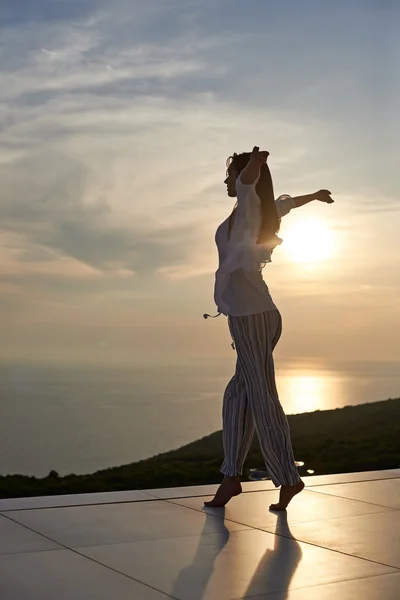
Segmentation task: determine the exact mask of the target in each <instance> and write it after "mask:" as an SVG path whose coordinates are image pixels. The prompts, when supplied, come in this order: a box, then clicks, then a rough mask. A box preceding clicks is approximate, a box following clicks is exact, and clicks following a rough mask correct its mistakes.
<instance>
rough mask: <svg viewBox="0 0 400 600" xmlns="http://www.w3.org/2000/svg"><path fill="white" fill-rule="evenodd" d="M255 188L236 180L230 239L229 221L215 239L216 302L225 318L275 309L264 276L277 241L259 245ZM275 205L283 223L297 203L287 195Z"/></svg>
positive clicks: (259, 205)
mask: <svg viewBox="0 0 400 600" xmlns="http://www.w3.org/2000/svg"><path fill="white" fill-rule="evenodd" d="M256 185H257V181H256V182H254V183H253V184H251V185H245V184H244V183H242V181H241V180H240V175H239V177H238V178H237V180H236V193H237V207H236V210H235V218H234V222H233V225H232V229H231V234H230V237H229V239H228V229H229V218H228V219H226V220H225V221H224V222H223V223H221V225H220V226H219V227H218V229H217V233H216V236H215V241H216V244H217V248H218V254H219V267H218V270H217V271H216V273H215V288H214V300H215V303H216V305H217V307H218V311H219V312H220V313H223V314H225V315H232V316H241V315H248V314H256V313H258V312H263V311H265V310H270V309H273V308H276V306H275V305H274V303H273V301H272V298H271V296H270V294H269V290H268V287H267V285H266V284H265V282H264V280H263V277H262V272H261V271H262V269H263V267H264V266H265V264H266V263H268V262H271V255H272V251H273V248H274V246H275V245H276V241H275V243H274V244H271V242H269V243H266V244H257V238H258V233H259V229H260V223H261V201H260V198H259V196H258V194H257V192H256V189H255V188H256ZM275 205H276V209H277V213H278V218H279V219H281V218H282V217H283V216H285V215H287V214H288V213H289V212H290V211H291V209H292V208H294V207H295V202H294V200H293V198H292V197H291V196H288V195H284V196H280V197H279V198H278V199H277V200H275ZM278 240H279V238H278ZM278 243H281V240H279V241H278ZM204 316H205V317H206V315H204ZM207 316H209V315H207Z"/></svg>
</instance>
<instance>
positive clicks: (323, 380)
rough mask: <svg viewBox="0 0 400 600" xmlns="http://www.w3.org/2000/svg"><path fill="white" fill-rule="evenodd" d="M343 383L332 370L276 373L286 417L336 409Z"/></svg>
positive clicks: (291, 370) (301, 369)
mask: <svg viewBox="0 0 400 600" xmlns="http://www.w3.org/2000/svg"><path fill="white" fill-rule="evenodd" d="M343 384H344V379H343V378H342V377H340V376H338V374H337V373H334V372H332V371H329V370H326V371H324V370H321V369H318V370H314V369H306V368H304V367H302V368H288V369H285V370H282V371H281V372H280V373H279V372H278V373H277V386H278V392H279V397H280V400H281V403H282V405H283V407H284V409H285V412H286V413H287V414H296V413H301V412H311V411H314V410H326V409H329V408H335V407H336V406H337V400H338V398H340V396H341V395H343V391H344V390H343Z"/></svg>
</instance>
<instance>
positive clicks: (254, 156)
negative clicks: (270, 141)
mask: <svg viewBox="0 0 400 600" xmlns="http://www.w3.org/2000/svg"><path fill="white" fill-rule="evenodd" d="M268 156H269V152H267V150H261V152H260V148H259V147H258V146H254V148H253V151H252V153H251V158H250V162H252V163H253V164H254V165H259V166H260V167H261V165H265V163H266V162H267V158H268Z"/></svg>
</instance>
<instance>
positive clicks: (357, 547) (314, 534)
mask: <svg viewBox="0 0 400 600" xmlns="http://www.w3.org/2000/svg"><path fill="white" fill-rule="evenodd" d="M278 531H281V530H280V529H279V528H278ZM290 531H291V535H292V536H294V537H295V538H296V539H297V540H301V541H304V542H310V543H312V544H318V545H319V546H323V547H324V548H330V549H332V550H337V551H339V552H344V553H346V554H351V555H353V556H359V557H362V558H366V559H368V560H374V561H377V562H380V563H383V564H386V565H390V566H392V567H397V568H400V535H399V533H400V511H397V510H396V511H390V512H385V513H376V514H370V515H362V516H357V517H349V518H342V519H330V520H325V521H319V522H313V523H295V524H294V525H291V526H290ZM282 533H283V534H284V535H286V532H285V531H282Z"/></svg>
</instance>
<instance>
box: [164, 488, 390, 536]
mask: <svg viewBox="0 0 400 600" xmlns="http://www.w3.org/2000/svg"><path fill="white" fill-rule="evenodd" d="M278 497H279V492H278V491H275V492H254V493H247V494H241V495H240V496H237V497H235V498H232V500H231V501H230V502H229V503H228V504H227V505H226V506H225V508H208V507H205V506H204V501H206V500H211V498H212V496H209V497H206V498H183V499H179V500H171V502H172V503H174V504H179V505H180V506H187V507H189V508H194V509H196V510H201V511H202V512H207V513H208V514H211V515H216V516H219V517H220V518H225V519H228V520H231V521H235V522H237V523H243V524H244V525H247V526H249V527H257V528H259V529H267V530H268V531H270V530H271V526H272V527H273V526H275V524H276V520H277V517H276V513H274V512H271V511H270V510H269V506H270V504H271V503H273V502H277V501H278ZM392 510H393V509H390V508H386V507H381V506H375V505H374V504H367V503H365V502H358V501H356V500H348V499H347V498H337V497H336V496H330V495H328V494H319V493H317V492H315V491H307V490H304V491H303V492H302V493H301V494H299V495H298V496H296V498H294V499H293V500H292V503H291V504H290V505H289V507H288V509H287V514H288V519H289V521H290V523H301V522H303V521H304V522H312V521H322V520H323V519H332V518H334V517H349V516H353V515H363V514H373V513H376V512H386V511H387V512H391V511H392Z"/></svg>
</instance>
